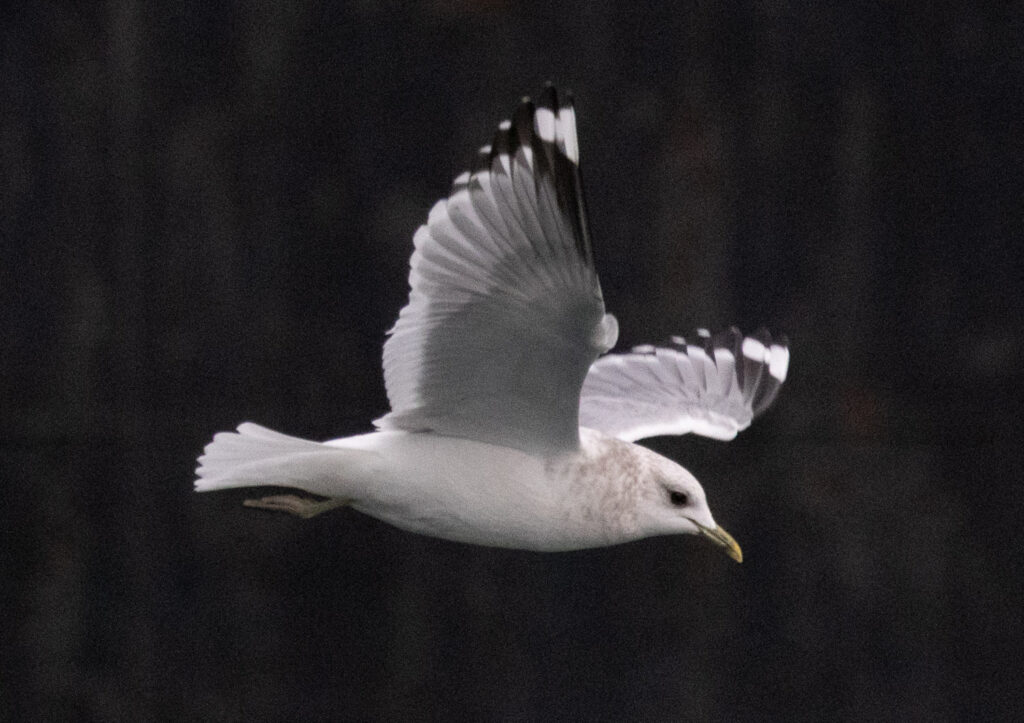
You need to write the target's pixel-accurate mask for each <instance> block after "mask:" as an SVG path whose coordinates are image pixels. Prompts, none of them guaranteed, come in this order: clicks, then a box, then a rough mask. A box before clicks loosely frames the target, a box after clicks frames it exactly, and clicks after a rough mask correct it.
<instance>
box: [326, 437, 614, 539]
mask: <svg viewBox="0 0 1024 723" xmlns="http://www.w3.org/2000/svg"><path fill="white" fill-rule="evenodd" d="M327 444H329V445H331V446H335V447H345V448H350V449H361V450H367V451H373V452H376V453H378V454H379V455H380V463H379V464H378V465H376V466H375V467H374V469H373V470H372V471H371V472H369V473H368V474H369V478H368V479H363V480H358V481H357V480H353V482H354V483H355V484H354V485H353V486H354V487H356V488H358V489H359V490H360V491H362V492H363V494H358V495H356V499H354V500H353V502H352V505H351V506H352V507H354V508H356V509H357V510H359V511H361V512H364V513H366V514H369V515H372V516H373V517H377V518H379V519H381V520H384V521H385V522H388V523H390V524H393V525H395V526H396V527H400V528H402V529H404V530H409V531H412V532H418V533H422V534H427V535H433V536H435V537H443V538H446V539H449V540H457V541H460V542H469V543H473V544H478V545H492V546H496V547H515V548H525V549H534V550H564V549H574V548H579V547H588V546H590V544H601V542H599V541H598V540H594V541H593V542H589V543H588V542H587V541H585V540H584V539H581V533H583V534H582V537H586V535H585V533H584V531H583V530H580V529H576V528H577V525H574V524H572V518H573V515H572V509H569V508H567V504H566V501H567V500H568V499H570V496H569V495H568V494H567V492H568V491H567V489H566V485H565V483H564V481H562V480H560V479H558V478H554V479H553V478H551V476H550V475H549V474H548V471H547V466H546V464H545V460H544V459H542V458H538V457H534V456H531V455H528V454H526V453H524V452H520V451H518V450H515V449H510V448H508V447H498V446H495V445H490V444H485V443H482V442H474V441H471V440H466V439H458V438H455V437H443V436H439V435H434V434H429V433H422V434H419V433H407V432H376V433H373V434H366V435H361V436H357V437H345V438H342V439H336V440H332V441H330V442H327Z"/></svg>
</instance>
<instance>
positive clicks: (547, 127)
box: [533, 108, 555, 143]
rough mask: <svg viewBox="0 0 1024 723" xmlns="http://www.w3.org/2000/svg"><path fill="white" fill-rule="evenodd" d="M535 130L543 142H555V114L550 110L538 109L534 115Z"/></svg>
mask: <svg viewBox="0 0 1024 723" xmlns="http://www.w3.org/2000/svg"><path fill="white" fill-rule="evenodd" d="M533 130H534V131H535V132H536V133H537V135H538V136H540V139H541V140H542V141H547V142H548V143H554V142H555V114H554V112H552V110H551V109H550V108H538V109H537V110H536V112H535V113H534V115H533Z"/></svg>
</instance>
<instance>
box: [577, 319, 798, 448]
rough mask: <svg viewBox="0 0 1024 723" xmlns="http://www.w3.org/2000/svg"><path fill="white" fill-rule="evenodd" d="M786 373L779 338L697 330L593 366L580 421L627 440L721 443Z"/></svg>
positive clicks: (784, 346)
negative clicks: (680, 438)
mask: <svg viewBox="0 0 1024 723" xmlns="http://www.w3.org/2000/svg"><path fill="white" fill-rule="evenodd" d="M788 368H789V347H788V342H787V340H786V337H785V336H783V337H780V338H779V339H778V340H775V341H773V340H772V338H771V335H769V334H768V332H767V331H765V330H764V329H762V330H760V331H758V332H757V333H756V334H754V335H752V336H747V337H744V336H743V335H742V334H741V333H740V332H739V330H738V329H735V328H733V329H729V330H728V331H724V332H719V333H718V334H715V335H714V336H711V335H710V334H709V333H708V331H707V330H706V329H699V330H698V331H697V333H696V335H694V336H692V337H690V338H684V337H673V338H672V346H669V347H653V346H642V347H637V348H635V349H633V351H632V352H630V353H628V354H609V355H608V356H605V357H602V358H601V359H598V360H597V361H596V362H594V364H593V365H592V366H591V367H590V373H589V374H588V375H587V378H586V381H584V383H583V393H582V395H581V398H580V424H581V425H583V426H584V427H590V428H592V429H597V430H599V431H601V432H604V433H605V434H608V435H611V436H614V437H619V438H620V439H625V440H628V441H631V442H632V441H635V440H637V439H642V438H644V437H656V436H659V435H666V434H686V433H688V432H693V433H694V434H700V435H702V436H705V437H713V438H715V439H723V440H729V439H732V438H733V437H735V436H736V434H737V432H741V431H743V430H744V429H746V428H747V427H748V426H750V422H751V420H753V418H754V417H756V416H757V415H758V414H760V413H761V412H763V411H764V410H765V409H767V408H768V406H769V405H770V404H771V403H772V401H773V400H774V399H775V395H776V394H778V391H779V388H780V387H781V386H782V383H783V382H784V381H785V380H786V371H787V370H788Z"/></svg>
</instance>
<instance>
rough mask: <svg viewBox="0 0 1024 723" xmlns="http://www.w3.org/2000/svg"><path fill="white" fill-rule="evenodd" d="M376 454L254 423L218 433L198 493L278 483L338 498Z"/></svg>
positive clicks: (199, 471) (202, 466)
mask: <svg viewBox="0 0 1024 723" xmlns="http://www.w3.org/2000/svg"><path fill="white" fill-rule="evenodd" d="M373 456H375V455H374V454H373V453H372V452H364V451H360V450H352V449H344V448H339V447H332V446H328V445H325V444H320V443H319V442H311V441H309V440H306V439H299V438H298V437H290V436H288V435H286V434H281V433H280V432H275V431H273V430H271V429H267V428H266V427H261V426H259V425H258V424H253V423H252V422H245V423H243V424H240V425H239V426H238V430H237V431H235V432H218V433H217V434H215V435H214V437H213V441H212V442H210V443H209V444H208V445H206V448H205V449H204V450H203V454H202V456H200V457H199V459H198V462H199V466H198V467H197V468H196V476H197V477H198V479H196V481H195V489H196V492H210V491H212V490H221V489H229V488H233V487H258V486H261V485H274V486H282V487H296V488H298V489H302V490H305V491H307V492H312V493H314V494H319V495H326V496H328V497H336V496H340V495H343V494H346V493H349V492H350V490H348V489H346V485H345V481H346V479H349V480H351V481H353V482H354V481H355V478H356V477H358V476H359V474H358V469H359V468H360V467H363V466H364V465H365V463H366V462H367V461H368V458H369V457H373Z"/></svg>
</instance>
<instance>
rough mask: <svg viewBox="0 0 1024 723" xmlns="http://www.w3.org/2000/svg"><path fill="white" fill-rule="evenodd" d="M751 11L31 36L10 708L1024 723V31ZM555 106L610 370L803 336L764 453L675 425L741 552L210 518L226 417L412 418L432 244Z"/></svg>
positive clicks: (989, 16)
mask: <svg viewBox="0 0 1024 723" xmlns="http://www.w3.org/2000/svg"><path fill="white" fill-rule="evenodd" d="M727 5H728V8H727V9H726V8H718V7H716V4H712V3H701V4H687V3H680V4H678V5H673V4H671V3H652V4H651V5H650V6H649V7H647V6H644V5H643V4H642V3H636V2H625V1H623V2H611V1H609V2H603V3H581V4H578V5H561V4H557V3H550V4H549V3H530V2H526V3H512V2H507V1H505V0H481V1H479V2H469V1H468V0H452V1H451V2H443V1H440V0H436V1H434V0H423V1H421V2H366V1H360V2H353V3H347V4H345V3H343V4H338V5H333V4H322V3H313V2H309V1H307V0H289V2H280V3H266V4H262V5H260V4H239V5H237V6H235V5H224V4H221V3H207V2H198V1H196V2H183V3H143V2H138V1H136V2H129V1H126V2H108V3H106V4H103V5H93V4H89V3H59V2H36V3H31V4H29V5H28V7H27V8H23V9H21V10H5V11H3V12H4V15H3V16H2V20H3V33H2V35H0V43H2V47H0V62H2V65H0V104H2V109H0V157H2V174H0V179H2V186H0V191H2V201H0V202H2V213H0V241H2V245H3V246H2V259H3V261H2V265H0V273H2V276H0V302H2V303H0V314H2V315H3V341H2V345H0V349H2V364H3V366H2V371H3V379H2V387H0V390H2V398H0V409H2V415H0V416H2V419H3V421H2V430H0V432H2V453H0V458H2V462H0V464H2V465H3V467H2V470H3V485H4V486H3V491H4V498H3V503H2V512H0V515H2V516H3V517H4V518H6V519H4V520H3V522H4V523H5V524H4V533H3V534H4V539H3V540H2V550H3V551H2V558H3V560H4V563H3V564H4V582H3V585H2V593H0V594H2V601H3V616H2V617H3V640H2V648H3V652H2V656H0V660H2V662H0V666H2V667H0V706H2V711H0V717H3V718H8V719H11V720H30V719H35V720H40V719H59V718H64V719H67V718H89V719H96V720H138V719H144V718H150V719H151V718H162V719H176V718H186V719H199V718H202V719H209V720H284V719H294V720H300V719H353V720H367V719H388V720H401V719H409V720H423V719H438V718H442V719H453V718H460V717H474V718H484V719H489V718H498V719H571V718H586V719H608V720H622V719H629V718H631V719H640V718H644V719H647V720H676V719H712V720H735V719H746V718H775V717H778V718H784V719H794V718H797V719H799V718H815V717H824V716H826V715H833V716H838V717H841V718H856V719H879V718H881V719H885V718H896V717H901V718H904V717H910V718H913V719H936V718H958V717H959V718H965V719H966V718H977V717H1012V716H1013V713H1014V711H1015V710H1016V711H1017V714H1018V715H1020V710H1019V709H1018V708H1016V706H1019V705H1020V703H1021V700H1020V698H1021V686H1020V680H1019V677H1018V673H1019V670H1018V668H1017V667H1016V664H1018V663H1019V651H1020V648H1021V644H1022V642H1024V640H1022V638H1024V636H1022V617H1021V596H1020V593H1021V582H1020V581H1021V576H1020V570H1019V563H1018V561H1017V559H1016V558H1017V557H1018V555H1019V550H1020V545H1019V541H1018V539H1017V534H1016V533H1017V531H1018V528H1019V518H1020V513H1021V501H1022V497H1024V492H1022V485H1021V482H1022V471H1024V470H1022V466H1024V464H1022V460H1024V455H1022V452H1021V441H1020V414H1021V411H1020V410H1021V408H1022V405H1021V403H1022V401H1024V399H1022V394H1021V381H1022V372H1021V364H1020V357H1021V353H1022V347H1024V343H1022V342H1024V335H1022V330H1021V321H1020V320H1021V318H1024V314H1022V312H1024V308H1022V307H1024V304H1022V301H1021V280H1022V278H1024V274H1022V271H1024V268H1022V267H1024V262H1022V254H1021V252H1020V249H1019V244H1020V240H1021V223H1022V215H1021V211H1020V206H1019V202H1020V196H1021V188H1022V187H1024V186H1022V183H1021V181H1022V178H1021V166H1022V163H1021V158H1022V153H1021V151H1022V148H1021V145H1022V144H1021V137H1022V136H1021V132H1020V128H1021V126H1020V116H1019V112H1018V111H1019V108H1020V107H1022V106H1021V105H1020V104H1021V101H1022V98H1021V95H1022V93H1021V88H1022V84H1021V79H1022V77H1024V75H1022V70H1024V62H1022V50H1021V48H1022V42H1021V38H1022V35H1021V25H1020V23H1019V21H1020V17H1018V16H1011V15H1010V14H1008V13H1004V14H1000V13H998V12H994V11H990V10H987V9H985V7H984V4H980V5H978V6H975V4H970V3H967V4H950V5H948V6H947V5H942V4H938V5H935V4H927V5H928V7H927V8H926V7H925V4H921V9H918V10H907V9H901V8H900V7H899V6H901V5H903V4H901V3H894V4H880V5H876V4H866V5H865V6H864V7H862V8H861V9H854V8H853V7H852V4H850V5H851V7H848V4H846V3H841V2H834V1H827V2H821V3H808V4H806V5H804V4H792V3H786V2H781V1H766V2H743V3H735V4H733V3H730V4H727ZM546 80H552V81H554V82H556V83H557V84H559V85H561V86H568V87H571V88H572V89H573V90H574V91H575V94H576V96H577V101H578V105H577V107H578V111H579V117H580V122H579V126H580V128H579V130H580V137H581V143H582V156H583V171H584V176H585V179H586V182H587V191H588V200H589V202H590V210H591V221H592V226H593V229H594V236H595V246H596V253H597V257H598V265H599V270H600V271H601V274H602V280H603V286H604V291H605V297H606V301H607V304H608V307H609V309H610V310H611V311H613V312H614V313H615V314H616V315H617V316H618V318H619V320H620V323H621V326H622V341H623V343H624V344H627V345H628V344H635V343H641V342H649V341H657V340H659V339H662V338H664V337H665V336H666V335H668V334H671V333H678V332H681V331H687V330H690V329H692V328H693V327H695V326H704V325H707V326H711V327H721V326H725V325H728V324H731V323H737V324H739V325H740V326H741V327H742V328H744V329H745V330H752V329H753V328H755V327H756V326H757V325H759V324H761V323H764V324H766V325H768V326H769V327H770V328H772V329H773V330H778V331H785V332H787V333H788V334H789V336H790V338H791V340H792V344H793V362H792V365H791V381H790V382H789V383H788V384H787V386H786V388H784V390H783V393H782V395H781V397H780V399H779V401H778V403H777V405H776V407H775V408H774V409H773V410H772V411H771V412H770V413H769V414H768V415H766V417H765V418H764V419H763V420H762V421H760V422H759V423H758V424H756V425H755V426H754V427H753V428H752V429H751V430H749V431H748V432H746V433H744V434H743V435H741V437H740V438H738V439H737V440H736V441H734V442H732V443H730V444H722V443H717V442H713V441H708V440H702V439H691V438H679V439H674V438H673V439H668V438H663V439H656V440H652V441H651V444H652V446H654V447H655V448H657V449H658V450H659V451H661V452H663V453H665V454H668V455H670V456H671V457H672V458H674V459H676V460H678V461H680V462H681V463H683V464H684V465H687V466H688V467H689V468H690V469H691V470H692V471H694V472H695V474H696V475H697V476H698V478H699V479H701V480H702V481H703V483H704V485H705V488H706V489H707V490H708V494H709V498H710V501H711V505H712V508H713V509H714V510H715V513H716V517H717V519H718V520H719V521H720V522H722V523H723V525H725V526H726V527H727V528H728V529H729V530H730V531H731V532H733V534H734V535H735V536H736V537H737V539H738V540H739V541H740V542H741V544H742V545H743V547H744V550H745V553H746V556H747V560H746V562H744V564H743V565H739V566H738V565H735V564H733V563H732V562H731V561H729V560H728V559H727V558H725V556H723V555H721V554H720V553H718V552H716V551H715V550H712V549H710V548H709V547H706V546H704V545H702V544H700V543H699V542H697V541H695V540H693V539H688V538H687V539H683V538H663V539H653V540H647V541H642V542H638V543H634V544H631V545H626V546H623V547H619V548H612V549H605V550H594V551H586V552H578V553H573V554H561V555H540V554H531V553H524V552H513V551H502V550H492V549H485V548H472V547H468V546H463V545H458V544H453V543H447V542H443V541H438V540H432V539H426V538H421V537H416V536H413V535H409V534H405V533H401V532H399V531H397V530H394V529H392V528H389V527H387V526H385V525H383V524H380V523H378V522H376V521H375V520H372V519H369V518H366V517H363V516H360V515H359V514H358V513H355V512H352V511H348V510H342V511H339V512H334V513H331V514H328V515H324V516H322V517H319V518H316V519H314V520H310V521H302V520H298V519H295V518H291V517H288V516H283V515H273V514H266V513H259V512H256V511H253V510H249V509H245V508H243V507H242V506H241V504H240V503H241V500H242V499H243V498H244V497H245V496H246V495H245V493H241V492H240V493H234V492H225V493H219V494H213V495H203V496H200V495H195V494H193V493H192V492H191V484H192V470H193V467H194V459H195V456H196V455H197V454H198V453H199V451H200V450H201V448H202V446H203V445H204V444H205V443H206V441H207V440H208V439H209V437H210V436H211V435H212V433H213V432H215V431H217V430H221V429H227V428H231V427H233V426H234V425H235V424H237V423H238V422H240V421H242V420H246V419H250V420H253V421H257V422H260V423H263V424H266V425H268V426H272V427H274V428H277V429H280V430H282V431H285V432H289V433H292V434H297V435H301V436H307V437H311V438H317V439H323V438H328V437H334V436H342V435H346V434H353V433H357V432H361V431H366V430H367V429H368V428H369V427H368V424H369V420H370V419H372V418H374V417H376V416H379V415H380V414H382V413H383V412H384V411H386V404H387V402H386V397H385V394H384V389H383V383H382V380H381V376H380V369H379V355H380V346H381V343H382V341H383V332H384V330H385V329H386V328H387V327H388V326H389V325H390V324H391V323H392V321H393V319H394V317H395V315H396V314H397V312H398V310H399V308H400V307H401V306H402V304H403V303H404V300H405V296H406V293H407V287H406V264H407V260H408V255H409V252H410V250H411V236H412V232H413V230H414V229H415V227H416V226H417V225H418V224H419V223H421V222H422V221H423V219H425V217H426V213H427V211H428V209H429V207H430V205H431V204H432V203H433V202H434V200H436V199H437V198H439V197H440V196H442V195H443V194H444V193H446V191H447V188H448V184H449V182H450V180H451V179H452V178H453V177H454V176H455V175H456V174H457V173H458V172H459V171H461V170H463V168H464V167H465V166H466V165H467V164H468V162H469V160H470V159H471V157H472V153H473V150H474V149H475V148H476V147H477V146H478V145H480V144H482V143H484V142H486V141H487V140H488V139H489V138H490V135H491V132H492V130H493V128H494V126H495V124H496V123H497V122H498V121H499V120H500V119H501V118H502V117H504V116H506V115H507V114H508V113H509V112H510V111H511V109H512V108H513V107H514V104H515V102H516V101H517V99H518V97H519V96H521V95H523V94H528V93H536V92H538V91H539V90H540V88H541V87H542V84H543V82H544V81H546ZM1015 108H1016V109H1017V110H1014V109H1015Z"/></svg>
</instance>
